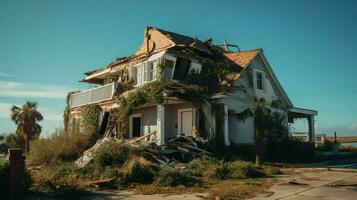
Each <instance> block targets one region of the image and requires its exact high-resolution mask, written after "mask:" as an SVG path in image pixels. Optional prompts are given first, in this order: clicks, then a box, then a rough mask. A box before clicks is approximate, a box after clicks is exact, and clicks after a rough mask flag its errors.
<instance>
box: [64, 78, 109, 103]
mask: <svg viewBox="0 0 357 200" xmlns="http://www.w3.org/2000/svg"><path fill="white" fill-rule="evenodd" d="M115 88H116V84H115V83H114V82H113V83H111V84H108V85H104V86H101V87H97V88H94V89H90V90H86V91H83V92H79V93H75V94H72V95H71V98H70V101H69V106H70V107H71V108H74V107H78V106H83V105H87V104H92V103H99V102H102V101H106V100H111V99H112V98H113V96H114V92H115Z"/></svg>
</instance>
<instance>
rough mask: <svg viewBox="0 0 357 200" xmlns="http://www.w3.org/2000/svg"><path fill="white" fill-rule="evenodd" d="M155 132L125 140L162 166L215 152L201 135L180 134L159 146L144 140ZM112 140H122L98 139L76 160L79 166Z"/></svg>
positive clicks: (82, 165) (88, 161) (85, 163)
mask: <svg viewBox="0 0 357 200" xmlns="http://www.w3.org/2000/svg"><path fill="white" fill-rule="evenodd" d="M153 134H155V132H152V133H149V134H147V135H145V136H142V137H139V138H136V139H132V140H124V141H123V142H124V143H126V144H129V145H131V146H133V147H134V148H138V149H139V150H140V152H141V153H142V156H143V157H145V158H146V159H148V160H151V161H152V162H154V163H156V164H158V165H160V166H165V165H175V164H177V163H187V162H189V161H190V160H192V159H194V158H196V157H197V156H199V155H202V154H206V155H213V154H215V153H214V152H215V151H214V150H213V149H211V148H210V146H209V144H208V141H207V140H205V139H203V138H201V137H191V136H184V135H179V136H178V137H175V138H172V139H170V140H168V141H167V142H166V144H165V145H161V146H159V145H156V144H155V143H153V142H149V141H146V140H144V139H145V138H147V137H149V136H150V135H153ZM111 141H120V140H118V139H116V138H115V137H103V138H102V139H100V140H98V141H97V143H96V144H95V145H93V147H91V148H90V149H88V150H86V151H85V152H84V154H83V156H82V157H80V158H79V159H77V160H76V161H75V164H76V165H77V166H78V167H84V166H86V165H87V164H88V163H90V161H91V160H92V159H93V157H94V156H95V151H96V150H97V149H98V148H99V147H100V146H101V145H103V144H105V143H108V142H111Z"/></svg>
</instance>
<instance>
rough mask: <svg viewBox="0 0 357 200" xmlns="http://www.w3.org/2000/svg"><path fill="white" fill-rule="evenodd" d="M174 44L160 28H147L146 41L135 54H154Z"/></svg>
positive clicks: (145, 32)
mask: <svg viewBox="0 0 357 200" xmlns="http://www.w3.org/2000/svg"><path fill="white" fill-rule="evenodd" d="M174 45H175V44H174V43H173V42H172V41H171V40H169V39H168V38H167V37H165V36H164V35H163V34H161V33H160V32H159V31H158V30H156V29H152V28H146V29H145V31H144V41H143V43H142V44H141V46H140V48H139V50H138V51H137V52H136V53H135V54H134V55H135V56H140V55H143V54H146V53H150V54H152V53H156V52H158V51H161V50H164V49H167V48H169V47H172V46H174Z"/></svg>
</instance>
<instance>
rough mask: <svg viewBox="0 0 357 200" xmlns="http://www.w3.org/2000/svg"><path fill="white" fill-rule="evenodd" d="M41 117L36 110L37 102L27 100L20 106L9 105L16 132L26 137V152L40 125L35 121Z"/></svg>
mask: <svg viewBox="0 0 357 200" xmlns="http://www.w3.org/2000/svg"><path fill="white" fill-rule="evenodd" d="M42 119H43V117H42V114H41V113H40V112H38V111H37V103H35V102H29V101H27V102H26V103H25V104H24V105H22V107H21V108H20V107H17V106H12V107H11V120H12V121H14V122H15V124H16V125H17V128H16V133H17V134H18V135H22V136H24V137H25V139H26V152H27V153H29V151H30V145H29V142H30V140H32V139H34V138H35V137H38V136H39V135H40V133H41V129H42V127H41V126H40V125H39V124H38V123H37V122H38V121H41V120H42Z"/></svg>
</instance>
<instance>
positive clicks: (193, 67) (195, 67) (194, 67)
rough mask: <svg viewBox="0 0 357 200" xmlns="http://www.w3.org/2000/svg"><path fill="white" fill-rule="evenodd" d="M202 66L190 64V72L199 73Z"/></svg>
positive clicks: (194, 63)
mask: <svg viewBox="0 0 357 200" xmlns="http://www.w3.org/2000/svg"><path fill="white" fill-rule="evenodd" d="M201 68H202V65H201V64H199V63H196V62H191V67H190V72H194V73H200V72H201Z"/></svg>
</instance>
